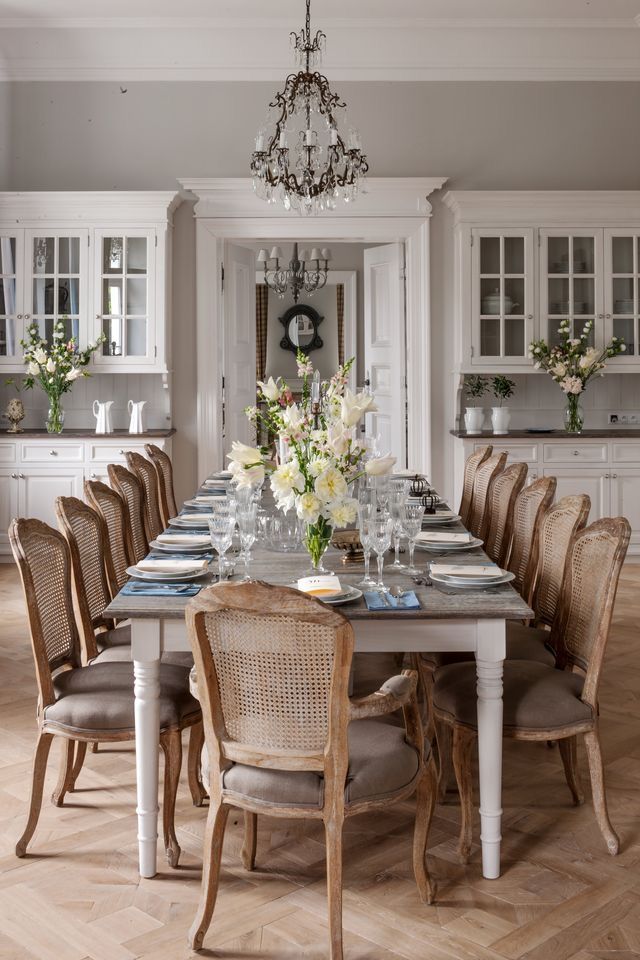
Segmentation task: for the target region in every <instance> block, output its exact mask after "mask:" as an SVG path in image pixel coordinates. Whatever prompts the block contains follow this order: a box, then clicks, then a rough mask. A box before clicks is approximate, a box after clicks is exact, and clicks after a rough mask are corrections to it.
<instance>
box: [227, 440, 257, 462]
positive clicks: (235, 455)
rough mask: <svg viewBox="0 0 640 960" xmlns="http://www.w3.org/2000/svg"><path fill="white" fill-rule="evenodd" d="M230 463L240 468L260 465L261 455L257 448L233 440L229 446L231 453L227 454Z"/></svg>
mask: <svg viewBox="0 0 640 960" xmlns="http://www.w3.org/2000/svg"><path fill="white" fill-rule="evenodd" d="M227 458H228V459H229V460H230V461H231V463H237V464H239V465H240V466H241V467H250V466H253V465H254V464H261V463H262V453H261V452H260V450H258V448H257V447H249V446H247V444H246V443H240V441H239V440H234V441H233V443H232V444H231V453H228V454H227Z"/></svg>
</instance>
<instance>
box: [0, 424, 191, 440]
mask: <svg viewBox="0 0 640 960" xmlns="http://www.w3.org/2000/svg"><path fill="white" fill-rule="evenodd" d="M175 432H176V428H175V427H169V428H167V429H164V430H145V432H144V433H129V431H128V430H114V431H113V433H96V432H95V430H91V429H90V428H89V427H69V428H66V427H65V429H64V430H63V431H62V433H48V432H47V431H46V430H45V429H43V428H39V429H25V430H23V431H22V433H9V431H8V430H0V437H6V438H8V439H9V440H23V439H27V440H45V439H47V438H49V440H65V439H68V440H110V439H113V440H123V439H124V438H125V437H130V438H131V439H132V440H134V439H135V440H153V439H156V440H157V439H161V438H165V437H172V436H173V435H174V433H175Z"/></svg>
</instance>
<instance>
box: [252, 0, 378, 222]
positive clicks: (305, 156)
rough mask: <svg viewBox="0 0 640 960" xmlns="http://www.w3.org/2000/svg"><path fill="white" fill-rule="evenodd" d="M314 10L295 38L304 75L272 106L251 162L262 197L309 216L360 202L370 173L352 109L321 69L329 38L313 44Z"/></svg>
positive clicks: (288, 83) (317, 37) (287, 84)
mask: <svg viewBox="0 0 640 960" xmlns="http://www.w3.org/2000/svg"><path fill="white" fill-rule="evenodd" d="M310 5H311V0H306V9H307V16H306V21H305V26H304V27H303V29H302V30H301V31H300V33H292V34H291V46H292V47H293V49H294V51H295V54H296V60H297V63H298V65H299V66H301V67H302V69H301V70H300V71H299V72H298V73H292V74H289V76H288V77H287V79H286V82H285V86H284V90H283V91H282V92H281V93H277V94H276V96H275V99H274V100H273V101H272V102H271V103H270V104H269V110H268V113H267V118H266V121H265V123H264V125H263V126H262V127H261V128H260V130H259V131H258V135H257V136H256V148H255V150H254V152H253V154H252V156H251V172H252V174H253V188H254V190H255V192H256V194H257V195H258V196H259V197H262V198H263V199H264V200H266V201H267V202H268V203H276V202H277V201H279V202H281V203H282V204H283V205H284V207H285V209H286V210H290V209H293V210H298V211H299V212H300V213H302V214H307V215H309V214H315V213H318V212H320V211H321V210H325V209H326V210H333V209H335V207H336V206H337V204H338V201H339V200H343V201H344V202H345V203H349V202H350V201H353V200H355V199H356V197H357V195H358V191H359V190H362V188H363V185H362V180H363V179H364V177H365V176H366V174H367V171H368V170H369V164H368V163H367V158H366V156H365V155H364V153H363V152H362V149H361V144H360V137H359V134H358V131H357V130H354V129H352V128H349V126H348V123H347V119H346V103H344V101H343V100H341V99H340V97H339V96H338V94H336V93H333V92H332V91H331V89H330V87H329V81H328V80H327V78H326V77H324V76H323V75H322V74H321V73H319V72H318V70H316V69H315V68H316V67H317V66H319V64H320V63H321V60H322V53H323V50H324V49H325V42H326V37H325V35H324V33H323V32H322V31H321V30H318V31H317V33H316V35H315V37H314V38H313V39H312V38H311V13H310Z"/></svg>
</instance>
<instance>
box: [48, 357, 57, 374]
mask: <svg viewBox="0 0 640 960" xmlns="http://www.w3.org/2000/svg"><path fill="white" fill-rule="evenodd" d="M46 369H47V373H55V372H56V362H55V360H52V359H51V357H49V359H48V360H47V367H46Z"/></svg>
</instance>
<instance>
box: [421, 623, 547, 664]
mask: <svg viewBox="0 0 640 960" xmlns="http://www.w3.org/2000/svg"><path fill="white" fill-rule="evenodd" d="M506 633H507V637H506V640H507V656H506V657H505V659H506V660H532V661H534V662H535V663H545V664H547V666H550V667H552V666H553V665H554V663H555V657H554V655H553V653H552V651H551V650H550V649H549V648H548V647H546V646H545V642H547V641H548V640H549V636H550V634H549V631H548V630H545V629H544V628H543V627H526V626H525V625H524V624H523V623H520V622H519V621H517V620H513V621H509V622H508V623H507V631H506ZM422 659H423V661H424V662H425V663H426V664H427V665H428V666H429V667H430V668H431V669H432V670H437V669H439V668H440V667H447V666H449V664H452V663H467V662H469V661H472V660H473V659H474V657H473V654H472V653H467V652H461V653H443V652H438V653H423V654H422Z"/></svg>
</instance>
